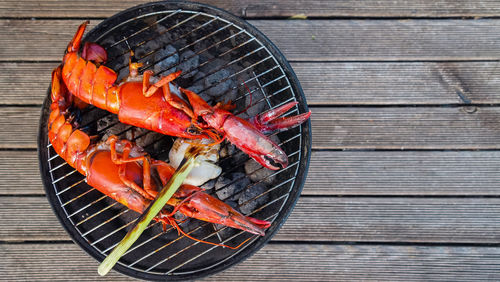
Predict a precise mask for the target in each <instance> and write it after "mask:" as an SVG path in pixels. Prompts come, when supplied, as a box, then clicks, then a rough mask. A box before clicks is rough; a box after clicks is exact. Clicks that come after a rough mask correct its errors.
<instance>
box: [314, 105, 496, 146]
mask: <svg viewBox="0 0 500 282" xmlns="http://www.w3.org/2000/svg"><path fill="white" fill-rule="evenodd" d="M311 122H312V131H313V147H314V148H322V149H396V150H407V149H498V148H499V146H498V142H497V140H498V138H499V137H500V131H499V130H498V125H499V124H500V123H499V122H500V112H499V108H497V107H486V108H481V107H395V108H393V107H391V108H387V107H357V108H349V107H345V108H313V110H312V115H311Z"/></svg>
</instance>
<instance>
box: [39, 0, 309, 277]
mask: <svg viewBox="0 0 500 282" xmlns="http://www.w3.org/2000/svg"><path fill="white" fill-rule="evenodd" d="M159 9H168V10H175V9H182V10H191V11H201V12H205V13H207V14H211V15H215V16H219V17H221V18H223V19H225V20H228V21H230V22H232V23H234V24H236V25H238V26H240V27H244V28H245V30H246V31H248V32H249V33H250V34H252V35H253V36H254V37H256V38H257V39H259V40H260V41H261V43H262V44H263V46H265V47H266V48H267V49H268V51H269V52H270V53H271V54H272V55H273V56H274V58H275V59H276V60H277V61H278V64H279V65H280V66H281V67H282V69H283V71H284V72H285V74H286V75H287V78H288V79H289V82H290V86H291V87H292V89H293V91H294V93H295V98H296V99H297V101H298V102H299V104H298V105H297V106H298V107H299V112H301V113H303V112H307V111H309V109H308V106H307V103H306V99H305V96H304V93H303V91H302V88H301V86H300V83H299V81H298V78H297V76H296V75H295V73H294V71H293V69H292V67H291V66H290V64H289V63H288V61H287V60H286V59H285V57H284V55H283V54H282V53H281V52H280V51H279V49H278V48H277V47H276V45H274V43H272V42H271V41H270V40H269V39H268V38H267V37H266V36H265V35H264V34H263V33H262V32H260V31H259V30H257V29H256V28H255V27H254V26H253V25H251V24H250V23H248V22H246V21H245V20H243V19H241V18H239V17H237V16H235V15H232V14H230V13H229V12H227V11H224V10H222V9H219V8H216V7H213V6H210V5H206V4H199V3H194V2H186V1H168V2H152V3H146V4H142V5H138V6H135V7H132V8H129V9H127V10H124V11H122V12H120V13H118V14H115V15H114V16H112V17H110V18H108V19H106V20H104V21H103V22H101V23H100V24H98V25H97V26H96V27H95V28H93V29H92V30H91V31H89V32H88V33H87V35H94V36H96V35H97V34H99V32H98V31H99V30H107V29H109V25H111V24H112V23H113V22H114V21H116V20H117V19H120V18H122V17H125V19H129V18H131V16H130V14H135V15H137V14H143V13H146V12H148V11H149V10H154V11H158V10H159ZM87 35H86V36H85V37H84V41H92V40H93V39H92V37H91V36H87ZM49 108H50V87H49V89H48V91H47V97H46V99H45V101H44V103H43V106H42V110H41V115H40V122H39V124H40V127H39V131H38V149H37V150H38V157H39V166H40V175H41V178H42V181H43V184H44V188H45V192H46V195H47V198H48V201H49V203H50V206H51V208H52V210H53V211H54V213H55V214H56V216H57V218H58V220H59V221H60V222H61V225H62V226H63V227H64V229H65V230H66V232H68V234H69V235H70V237H71V239H72V240H73V241H74V242H75V243H76V244H78V245H79V246H80V247H81V248H82V249H83V250H84V251H85V252H87V253H88V254H89V255H90V256H91V257H93V258H95V259H96V260H97V261H99V262H102V261H103V260H104V258H105V257H104V256H103V255H102V254H100V253H99V252H97V251H96V250H95V249H94V248H92V247H91V245H90V244H89V243H88V242H87V241H86V240H85V239H84V238H83V237H81V236H79V234H78V232H77V230H76V229H75V227H74V226H73V224H72V223H71V222H70V221H69V219H68V218H67V217H65V216H64V214H65V211H64V210H63V208H62V207H61V206H60V205H59V204H58V199H57V196H56V195H55V191H54V189H53V187H52V183H51V181H50V178H51V177H50V174H49V167H48V162H47V159H48V154H47V148H46V147H45V146H43V145H44V144H48V137H47V121H48V115H49ZM301 126H302V140H303V144H302V146H301V148H300V152H301V154H302V157H301V160H300V164H299V168H298V172H297V176H296V178H295V180H294V184H293V188H292V189H291V191H290V193H289V196H288V199H287V200H286V202H285V203H284V205H283V209H282V210H281V211H280V214H279V215H278V217H277V218H276V219H275V224H273V225H272V226H271V227H270V228H269V229H268V230H267V231H266V235H265V236H263V237H259V238H258V239H257V240H255V241H254V242H252V243H251V244H252V246H250V247H248V248H245V249H244V250H242V251H241V252H239V253H237V254H236V255H234V256H233V257H231V258H230V259H228V260H226V261H224V262H223V263H220V264H218V265H217V266H215V267H212V268H210V269H206V270H203V271H200V272H197V273H194V274H192V273H191V274H176V275H158V274H149V273H144V272H140V271H136V270H134V269H130V268H128V267H125V266H123V265H120V264H117V265H116V266H115V267H114V268H113V269H115V270H116V271H118V272H120V273H123V274H125V275H129V276H132V277H135V278H139V279H146V280H155V281H165V280H170V281H180V280H187V279H198V278H202V277H206V276H209V275H213V274H215V273H218V272H220V271H223V270H225V269H227V268H229V267H231V266H233V265H236V264H238V263H240V262H242V261H244V260H245V259H247V258H248V257H250V256H252V255H253V254H254V253H255V252H257V251H258V250H260V249H261V248H262V247H263V246H264V245H265V244H267V243H268V242H269V240H270V239H271V238H272V237H273V236H274V235H275V234H276V233H277V231H278V230H279V229H280V228H281V226H282V225H283V224H284V222H285V221H286V219H287V218H288V216H289V215H290V213H291V211H292V210H293V208H294V207H295V205H296V203H297V201H298V199H299V196H300V194H301V192H302V189H303V187H304V183H305V180H306V176H307V172H308V170H309V163H310V158H311V144H312V133H311V121H310V120H308V121H307V122H306V123H304V124H302V125H301Z"/></svg>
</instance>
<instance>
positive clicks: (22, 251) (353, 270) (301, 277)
mask: <svg viewBox="0 0 500 282" xmlns="http://www.w3.org/2000/svg"><path fill="white" fill-rule="evenodd" d="M0 250H1V251H2V253H3V254H4V257H5V258H4V260H3V262H2V266H3V267H4V271H2V274H3V275H2V278H0V279H2V280H5V281H13V280H22V281H27V280H28V281H35V280H36V281H68V280H72V279H74V278H75V277H78V280H79V281H101V280H103V279H104V280H106V281H137V280H136V279H132V278H129V277H126V276H124V275H122V274H120V273H117V272H116V271H111V272H110V273H109V274H108V276H106V277H105V278H102V277H99V276H98V274H97V266H98V262H97V261H95V260H94V259H92V258H91V257H89V256H88V255H87V254H85V253H84V252H83V251H82V250H80V249H79V248H78V247H77V246H76V245H74V244H56V245H53V244H22V245H19V244H15V245H9V244H4V245H0ZM499 259H500V250H499V249H498V248H493V247H438V248H436V247H427V246H383V245H382V246H373V245H362V244H361V245H294V244H269V245H267V246H265V247H264V248H262V249H261V250H260V251H259V252H257V253H256V254H255V255H254V256H252V257H250V258H249V259H247V260H245V261H244V262H242V263H240V264H238V265H236V266H235V267H233V268H231V269H228V270H227V271H224V272H222V273H219V274H216V275H214V276H211V277H208V278H205V279H203V280H202V281H255V280H259V281H292V280H293V281H331V280H334V281H341V280H368V281H380V280H398V281H417V280H419V281H429V280H438V279H441V280H453V281H471V280H474V281H478V280H493V281H494V280H498V279H500V271H499V268H498V260H499ZM297 261H300V263H297ZM457 273H459V275H457Z"/></svg>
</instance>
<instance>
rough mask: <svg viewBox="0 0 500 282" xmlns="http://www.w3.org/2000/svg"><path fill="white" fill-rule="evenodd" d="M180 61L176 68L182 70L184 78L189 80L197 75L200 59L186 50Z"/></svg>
mask: <svg viewBox="0 0 500 282" xmlns="http://www.w3.org/2000/svg"><path fill="white" fill-rule="evenodd" d="M180 61H181V62H182V63H181V64H180V65H179V66H178V68H179V69H180V70H182V75H183V77H184V78H190V77H193V76H195V75H196V74H197V73H198V66H199V64H200V57H199V56H198V55H196V54H195V53H194V52H193V51H191V50H187V51H186V52H184V53H182V54H181V58H180Z"/></svg>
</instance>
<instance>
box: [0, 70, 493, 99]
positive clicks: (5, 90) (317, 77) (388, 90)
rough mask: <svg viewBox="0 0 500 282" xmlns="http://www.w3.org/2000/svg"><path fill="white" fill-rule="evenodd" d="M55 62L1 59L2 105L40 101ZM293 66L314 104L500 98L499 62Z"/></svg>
mask: <svg viewBox="0 0 500 282" xmlns="http://www.w3.org/2000/svg"><path fill="white" fill-rule="evenodd" d="M56 65H57V64H56V63H51V62H40V63H38V62H37V63H0V69H2V70H4V71H3V72H1V73H0V96H1V97H2V100H1V101H0V104H4V105H12V104H41V103H42V101H43V99H44V98H45V95H46V91H47V88H48V86H49V83H50V73H51V71H52V69H53V68H54V67H55V66H56ZM292 67H293V69H294V70H295V72H296V74H297V76H298V78H299V81H300V83H301V85H302V88H303V89H304V93H305V94H306V98H307V102H308V103H309V104H310V105H367V104H368V105H408V104H418V105H425V104H433V105H434V104H464V103H474V104H492V103H494V104H495V103H500V93H499V91H498V89H500V64H499V63H498V62H457V63H448V62H443V63H433V62H409V63H405V62H389V63H382V62H361V63H335V62H330V63H324V62H295V63H292ZM457 93H458V94H457ZM460 97H462V98H460Z"/></svg>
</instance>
